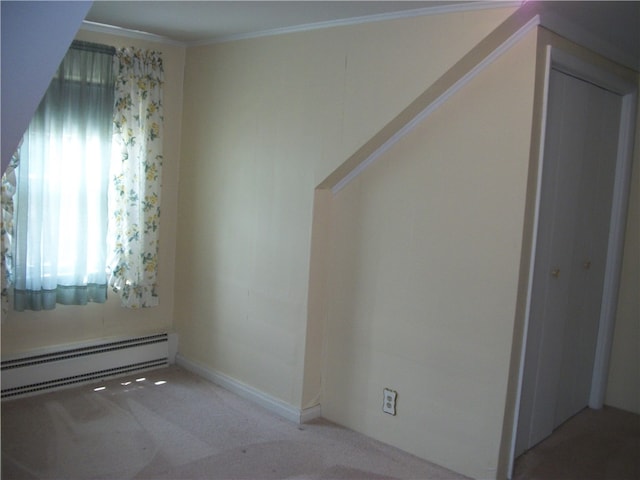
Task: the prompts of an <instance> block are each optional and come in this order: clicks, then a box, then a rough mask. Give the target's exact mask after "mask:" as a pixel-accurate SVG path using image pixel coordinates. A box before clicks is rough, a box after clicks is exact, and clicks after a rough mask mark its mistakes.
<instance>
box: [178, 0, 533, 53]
mask: <svg viewBox="0 0 640 480" xmlns="http://www.w3.org/2000/svg"><path fill="white" fill-rule="evenodd" d="M522 4H523V1H522V0H519V1H513V0H480V1H470V2H467V3H455V4H451V5H434V6H433V7H423V8H415V9H411V10H403V11H400V12H388V13H380V14H375V15H364V16H360V17H351V18H344V19H339V20H329V21H326V22H314V23H307V24H302V25H293V26H290V27H282V28H273V29H269V30H263V31H259V32H250V33H242V34H237V35H226V36H221V37H217V38H212V39H209V40H198V41H195V42H188V43H187V46H189V47H200V46H206V45H215V44H218V43H227V42H233V41H237V40H248V39H252V38H260V37H271V36H274V35H284V34H287V33H299V32H307V31H311V30H320V29H324V28H332V27H344V26H348V25H358V24H362V23H372V22H381V21H384V20H397V19H402V18H414V17H422V16H426V15H442V14H445V13H457V12H470V11H475V10H486V9H490V8H509V7H520V6H521V5H522Z"/></svg>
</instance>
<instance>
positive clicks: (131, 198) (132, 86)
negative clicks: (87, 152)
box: [108, 48, 164, 308]
mask: <svg viewBox="0 0 640 480" xmlns="http://www.w3.org/2000/svg"><path fill="white" fill-rule="evenodd" d="M115 65H116V71H117V79H116V99H115V116H114V142H113V158H112V162H111V173H110V178H111V180H110V186H109V209H110V225H109V236H108V251H109V259H108V274H109V285H110V286H111V287H112V289H113V290H114V291H115V292H116V293H118V295H119V296H120V299H121V303H122V305H123V306H125V307H130V308H141V307H153V306H156V305H158V292H157V289H158V285H157V277H158V235H159V221H160V184H161V179H162V160H163V157H162V130H163V116H162V110H163V107H162V86H163V83H164V72H163V67H162V57H161V55H160V53H159V52H155V51H149V50H139V49H135V48H122V49H120V50H118V52H117V54H116V57H115Z"/></svg>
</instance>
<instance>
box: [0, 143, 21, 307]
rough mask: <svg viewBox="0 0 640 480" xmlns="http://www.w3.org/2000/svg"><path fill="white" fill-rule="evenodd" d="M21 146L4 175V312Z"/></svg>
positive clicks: (0, 237) (0, 246)
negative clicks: (16, 171)
mask: <svg viewBox="0 0 640 480" xmlns="http://www.w3.org/2000/svg"><path fill="white" fill-rule="evenodd" d="M19 152H20V147H18V149H17V150H16V152H15V153H14V154H13V156H12V157H11V162H9V166H8V167H7V170H6V171H5V172H4V174H3V176H2V217H1V219H0V262H1V264H2V265H1V266H0V268H1V269H2V271H1V276H2V294H1V297H2V313H7V312H8V311H9V299H10V295H9V286H10V285H11V283H12V273H13V272H12V268H13V258H12V253H11V242H12V240H13V196H14V195H15V193H16V173H15V170H16V167H17V166H18V164H19V163H20V156H19Z"/></svg>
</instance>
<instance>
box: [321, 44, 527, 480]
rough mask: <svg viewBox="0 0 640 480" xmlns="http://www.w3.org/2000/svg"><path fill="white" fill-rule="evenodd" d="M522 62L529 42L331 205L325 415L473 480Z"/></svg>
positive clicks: (497, 416)
mask: <svg viewBox="0 0 640 480" xmlns="http://www.w3.org/2000/svg"><path fill="white" fill-rule="evenodd" d="M535 55H536V34H535V32H531V33H530V34H529V35H528V36H527V37H526V38H525V39H523V40H522V41H521V42H520V43H518V44H517V45H516V46H515V47H513V48H512V50H510V51H509V52H507V53H506V54H505V55H504V56H503V57H501V58H500V59H498V60H497V61H496V62H495V63H494V64H492V65H491V66H490V67H489V68H488V69H487V70H486V71H484V72H483V73H481V74H480V75H479V76H478V77H477V78H475V79H473V80H472V81H471V83H470V84H469V85H467V86H466V87H464V88H463V90H461V91H460V92H458V93H457V94H456V95H455V96H454V97H452V98H451V99H450V100H449V101H448V102H447V103H445V104H444V105H443V106H442V107H440V108H439V109H438V110H437V111H436V112H435V114H433V115H432V116H431V117H430V118H429V119H427V120H426V121H424V122H423V123H422V124H421V125H420V126H419V127H418V128H417V129H416V130H415V131H413V132H412V133H411V134H409V135H408V136H406V137H405V138H403V140H401V142H400V143H398V144H397V145H396V146H394V147H393V148H392V149H391V150H389V151H388V152H387V153H386V154H385V155H384V156H383V157H381V158H380V159H379V160H378V161H377V163H376V164H374V165H373V166H372V167H370V168H369V169H368V170H367V171H365V172H364V173H363V174H362V175H361V176H360V177H358V179H357V180H356V181H355V182H353V183H351V184H349V185H348V186H347V187H346V188H345V189H344V190H342V191H340V192H339V193H338V194H337V195H336V196H335V197H334V199H333V203H332V212H331V215H332V228H331V235H330V236H331V250H332V254H331V259H330V273H329V277H328V285H330V286H329V287H328V288H329V298H330V304H329V314H328V321H327V327H326V330H327V332H326V335H327V348H326V352H325V362H324V365H325V372H324V374H325V389H324V396H323V401H322V412H323V415H324V416H326V417H327V418H329V419H331V420H334V421H336V422H338V423H340V424H343V425H346V426H348V427H351V428H353V429H355V430H357V431H361V432H364V433H366V434H368V435H370V436H372V437H374V438H377V439H379V440H382V441H384V442H387V443H391V444H393V445H396V446H399V447H400V448H402V449H404V450H407V451H410V452H412V453H414V454H416V455H418V456H420V457H423V458H427V459H429V460H431V461H434V462H436V463H438V464H440V465H444V466H446V467H449V468H451V469H453V470H456V471H458V472H462V473H464V474H466V475H470V476H472V477H475V478H494V477H495V476H496V470H497V460H498V449H499V446H500V441H501V435H502V430H501V428H502V421H503V415H504V410H505V400H506V388H507V378H508V371H509V364H510V358H511V338H512V335H513V324H514V318H515V310H516V302H517V293H518V292H517V288H518V275H519V265H520V255H521V245H522V226H523V222H524V211H525V194H526V184H527V173H528V166H529V140H530V134H531V121H532V108H533V98H534V97H533V92H534V80H535V75H534V71H535V61H534V60H535ZM384 387H389V388H391V389H393V390H396V391H397V392H398V414H397V416H395V417H393V416H389V415H387V414H385V413H383V412H382V409H381V404H382V390H383V388H384Z"/></svg>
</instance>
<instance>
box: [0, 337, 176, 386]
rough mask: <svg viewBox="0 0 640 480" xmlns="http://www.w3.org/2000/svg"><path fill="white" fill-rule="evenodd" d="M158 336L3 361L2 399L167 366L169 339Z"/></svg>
mask: <svg viewBox="0 0 640 480" xmlns="http://www.w3.org/2000/svg"><path fill="white" fill-rule="evenodd" d="M171 336H172V335H169V334H167V333H160V334H155V335H148V336H144V337H136V338H128V339H119V340H116V341H110V342H104V343H93V344H82V345H74V346H67V347H66V348H64V349H60V350H57V351H52V352H44V353H43V352H37V353H34V354H32V355H25V356H22V357H18V358H12V359H7V360H3V361H2V363H1V366H2V377H1V382H2V398H8V397H16V396H26V395H29V394H34V393H38V392H43V391H47V390H57V389H60V388H62V387H66V386H72V385H77V384H82V383H89V382H92V381H95V380H98V379H105V378H108V377H116V376H121V375H124V374H127V373H133V372H138V371H142V370H149V369H152V368H159V367H164V366H167V365H168V364H169V363H173V362H170V350H171V347H170V345H169V344H170V343H171V342H170V338H169V337H171Z"/></svg>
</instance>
